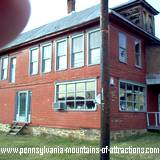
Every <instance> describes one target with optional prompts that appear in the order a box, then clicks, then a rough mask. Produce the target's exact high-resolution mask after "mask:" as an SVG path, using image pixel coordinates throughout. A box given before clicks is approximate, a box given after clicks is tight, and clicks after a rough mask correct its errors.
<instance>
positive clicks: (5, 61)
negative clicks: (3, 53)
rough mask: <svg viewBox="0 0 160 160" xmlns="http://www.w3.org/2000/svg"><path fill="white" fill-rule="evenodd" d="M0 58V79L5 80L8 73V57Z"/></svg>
mask: <svg viewBox="0 0 160 160" xmlns="http://www.w3.org/2000/svg"><path fill="white" fill-rule="evenodd" d="M1 60H2V61H1V62H2V64H1V80H6V79H7V75H8V57H3V58H2V59H1Z"/></svg>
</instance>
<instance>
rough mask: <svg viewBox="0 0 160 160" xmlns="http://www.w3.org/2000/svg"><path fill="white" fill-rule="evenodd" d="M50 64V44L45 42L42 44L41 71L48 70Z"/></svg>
mask: <svg viewBox="0 0 160 160" xmlns="http://www.w3.org/2000/svg"><path fill="white" fill-rule="evenodd" d="M51 66H52V45H51V44H46V45H43V46H42V64H41V71H42V72H43V73H47V72H50V71H51Z"/></svg>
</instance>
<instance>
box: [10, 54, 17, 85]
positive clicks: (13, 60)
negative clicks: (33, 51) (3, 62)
mask: <svg viewBox="0 0 160 160" xmlns="http://www.w3.org/2000/svg"><path fill="white" fill-rule="evenodd" d="M15 81H16V57H13V58H11V61H10V82H11V83H15Z"/></svg>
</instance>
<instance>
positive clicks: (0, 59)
mask: <svg viewBox="0 0 160 160" xmlns="http://www.w3.org/2000/svg"><path fill="white" fill-rule="evenodd" d="M5 58H7V60H8V62H7V78H6V79H2V60H3V59H5ZM0 62H1V64H0V66H1V67H0V68H1V70H0V80H1V81H5V80H7V79H8V65H9V64H8V63H9V56H8V55H6V56H2V57H1V58H0Z"/></svg>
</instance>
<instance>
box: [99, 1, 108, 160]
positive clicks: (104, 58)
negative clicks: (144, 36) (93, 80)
mask: <svg viewBox="0 0 160 160" xmlns="http://www.w3.org/2000/svg"><path fill="white" fill-rule="evenodd" d="M108 23H109V13H108V0H101V16H100V27H101V88H102V103H101V149H102V148H106V147H108V148H110V64H109V52H108V48H109V45H108V42H109V39H108V34H109V33H108V32H109V28H108ZM103 151H104V150H103ZM109 159H110V154H109V152H108V150H107V153H104V152H101V154H100V160H109Z"/></svg>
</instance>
